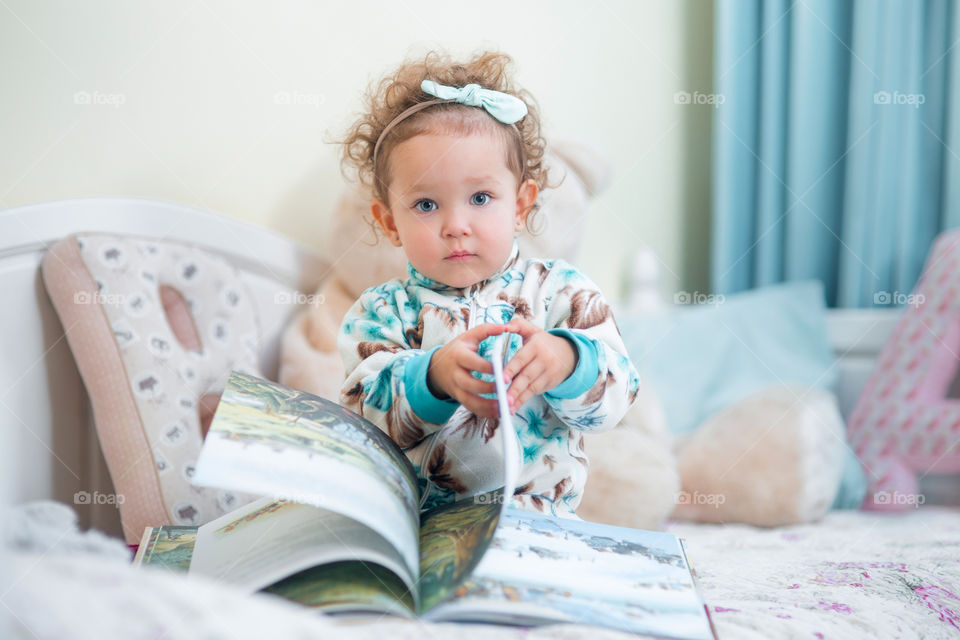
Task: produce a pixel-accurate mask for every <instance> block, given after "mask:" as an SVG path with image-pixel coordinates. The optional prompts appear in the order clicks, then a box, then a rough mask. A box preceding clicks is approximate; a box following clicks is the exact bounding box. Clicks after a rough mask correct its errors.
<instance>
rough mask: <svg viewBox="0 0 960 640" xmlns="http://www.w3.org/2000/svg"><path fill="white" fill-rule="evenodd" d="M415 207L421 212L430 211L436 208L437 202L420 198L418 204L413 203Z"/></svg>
mask: <svg viewBox="0 0 960 640" xmlns="http://www.w3.org/2000/svg"><path fill="white" fill-rule="evenodd" d="M413 208H414V209H416V210H417V211H419V212H420V213H430V212H431V211H434V210H436V208H437V203H436V202H434V201H433V200H427V199H426V198H424V199H423V200H418V201H417V204H415V205H413Z"/></svg>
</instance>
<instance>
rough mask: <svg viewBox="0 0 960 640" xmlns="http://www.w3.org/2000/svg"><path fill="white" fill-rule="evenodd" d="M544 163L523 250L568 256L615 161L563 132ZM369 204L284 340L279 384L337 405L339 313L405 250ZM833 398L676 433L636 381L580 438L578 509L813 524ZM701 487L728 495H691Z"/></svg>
mask: <svg viewBox="0 0 960 640" xmlns="http://www.w3.org/2000/svg"><path fill="white" fill-rule="evenodd" d="M544 163H545V165H546V166H547V168H548V170H549V172H550V174H551V176H552V178H551V179H552V181H553V182H557V181H558V179H559V185H558V186H557V187H555V188H552V189H546V190H544V191H543V192H542V193H541V208H542V210H541V212H540V214H539V218H540V222H538V223H536V225H535V226H537V227H538V228H537V229H536V233H533V234H531V233H529V232H528V231H526V230H525V231H523V232H522V233H521V234H520V237H519V244H520V250H521V254H522V255H527V256H545V257H556V258H563V259H565V260H567V261H569V262H572V263H575V262H576V253H577V250H578V248H579V244H580V239H581V237H582V235H583V233H582V231H583V228H584V224H585V219H586V213H587V210H588V208H589V204H590V201H591V200H592V199H593V198H595V197H597V196H598V195H599V194H601V193H602V192H603V191H604V190H605V189H606V188H607V186H608V185H609V183H610V180H611V178H612V175H613V167H612V164H611V162H610V160H609V159H608V157H607V156H606V155H605V154H603V153H602V152H601V151H599V150H598V149H596V148H595V147H593V146H592V145H589V144H586V143H583V142H579V141H574V140H568V139H556V140H554V141H552V142H551V143H550V144H549V145H548V147H547V149H546V153H545V156H544ZM369 202H370V196H369V193H367V192H365V191H364V190H363V189H362V188H359V187H353V188H350V189H348V190H347V191H346V192H345V193H344V195H343V196H342V197H341V198H340V200H339V202H338V204H337V208H336V211H335V213H334V217H333V222H332V228H331V232H330V234H329V236H328V243H329V244H328V248H327V257H328V258H329V259H330V260H331V262H332V267H331V272H330V273H329V274H328V276H327V277H326V278H325V279H324V280H323V281H322V282H321V284H320V286H319V288H318V290H317V291H316V292H315V294H314V295H313V296H312V297H311V299H310V300H311V303H310V304H308V305H306V306H305V307H304V308H303V309H301V311H299V312H298V314H297V315H295V317H294V318H293V320H292V321H291V323H290V325H289V326H288V327H287V328H286V330H285V332H284V335H283V339H282V342H281V355H280V370H279V381H280V382H281V383H282V384H285V385H287V386H291V387H294V388H297V389H302V390H304V391H307V392H309V393H313V394H316V395H319V396H321V397H324V398H327V399H331V400H334V401H337V400H338V398H339V391H340V385H341V382H342V381H343V379H344V367H343V363H342V361H341V358H340V355H339V352H338V350H337V333H338V331H339V327H340V322H341V319H342V318H343V316H344V314H345V313H346V311H347V310H348V309H349V308H350V306H351V305H352V304H353V303H354V301H355V300H356V299H357V298H358V297H359V295H360V293H361V292H362V291H363V290H364V289H366V288H368V287H370V286H372V285H375V284H378V283H381V282H385V281H387V280H389V279H391V278H394V277H406V256H405V254H404V253H403V250H402V248H399V247H394V246H392V245H390V244H389V243H386V242H378V241H377V234H376V232H375V230H374V228H373V227H372V225H371V220H370V214H369ZM631 312H633V311H631ZM828 395H829V394H820V395H818V394H813V396H814V397H813V399H811V400H809V401H806V402H804V403H800V404H797V403H795V402H793V403H792V402H791V399H795V395H794V394H793V393H790V390H789V389H778V388H772V389H769V390H764V391H763V392H761V393H759V394H756V395H755V396H752V397H750V398H747V399H744V400H743V401H741V402H739V403H737V404H736V405H735V406H733V407H728V408H727V409H726V410H724V411H720V412H718V413H717V414H715V415H713V416H710V418H709V419H708V420H706V421H705V422H704V424H703V425H702V426H701V427H700V428H698V429H697V430H696V431H695V432H694V433H693V434H692V435H690V436H688V437H685V438H674V437H672V436H671V434H670V430H669V428H668V424H667V419H666V417H665V414H664V411H663V408H662V407H661V404H660V402H659V400H658V398H657V395H656V393H655V392H654V391H653V390H652V389H651V388H650V387H649V386H647V385H644V384H642V382H641V387H640V393H639V394H638V397H637V400H636V402H635V403H634V404H633V405H632V407H631V409H630V410H629V411H628V412H627V414H626V415H625V416H624V418H623V419H622V420H621V421H620V423H619V424H618V425H617V426H616V427H615V428H614V429H612V430H610V431H607V432H604V433H598V434H587V435H586V437H585V443H584V447H585V451H586V452H587V454H588V457H589V460H590V473H589V476H588V480H587V484H586V487H585V491H584V494H583V497H582V500H581V503H580V505H579V507H578V509H577V514H578V515H579V516H580V517H582V518H584V519H585V520H590V521H594V522H603V523H608V524H615V525H621V526H628V527H633V528H642V529H657V528H661V527H662V526H663V524H664V522H665V521H666V520H667V519H668V518H671V517H673V518H682V519H690V520H700V521H710V522H733V521H736V522H746V523H749V524H756V525H762V526H774V525H781V524H790V523H794V522H804V521H809V520H814V519H816V518H818V517H820V516H822V515H823V513H824V512H825V511H826V510H827V508H828V507H829V506H830V501H831V500H832V498H833V494H834V493H835V492H836V485H837V483H838V482H839V480H838V479H837V477H836V476H837V473H839V471H837V470H836V469H838V468H839V467H838V465H837V463H836V460H835V458H836V456H835V455H832V454H831V452H834V451H835V449H836V447H835V446H830V445H831V443H830V442H829V441H830V438H834V437H836V435H837V434H836V433H835V431H836V429H837V428H838V427H837V425H838V424H839V425H840V429H842V421H839V420H838V416H839V414H837V413H836V406H835V403H833V404H832V405H831V398H829V397H827V396H828ZM771 424H772V425H773V426H772V427H770V425H771ZM840 439H841V441H842V433H841V434H840ZM701 495H723V496H724V497H725V499H724V500H723V502H722V503H721V504H717V502H718V500H714V501H713V504H702V503H700V501H698V500H693V499H690V497H691V496H701Z"/></svg>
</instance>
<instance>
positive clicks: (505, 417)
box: [135, 337, 715, 638]
mask: <svg viewBox="0 0 960 640" xmlns="http://www.w3.org/2000/svg"><path fill="white" fill-rule="evenodd" d="M501 338H502V337H501ZM501 347H502V341H501ZM493 351H494V356H493V366H494V379H495V380H496V381H497V395H498V399H499V404H500V413H501V423H500V428H499V431H500V433H501V434H502V436H501V437H503V438H504V452H505V454H504V457H505V458H506V460H505V463H506V464H505V479H504V486H503V488H501V489H498V490H496V491H492V492H489V493H485V494H481V495H477V496H474V497H473V498H468V499H464V500H461V501H459V502H456V503H454V504H449V505H444V506H441V507H436V508H434V509H431V510H429V511H425V512H423V513H421V512H420V510H419V504H420V500H419V498H420V490H421V489H420V485H419V484H418V478H417V475H416V472H415V470H414V468H413V466H412V465H411V464H410V462H409V460H407V458H406V457H405V456H404V454H403V452H402V451H401V450H400V449H399V448H398V447H397V446H396V445H395V444H394V443H393V441H392V440H390V438H389V437H388V436H387V435H386V434H385V433H383V432H382V431H381V430H380V429H378V428H377V427H376V426H375V425H373V424H372V423H370V422H368V421H366V420H364V419H363V418H362V417H360V416H358V415H357V414H355V413H353V412H351V411H349V410H347V409H344V408H342V407H341V406H339V405H337V404H336V403H333V402H330V401H328V400H325V399H322V398H319V397H316V396H313V395H310V394H307V393H304V392H301V391H297V390H295V389H290V388H288V387H285V386H282V385H280V384H276V383H273V382H269V381H266V380H261V379H259V378H255V377H252V376H249V375H244V374H240V373H237V372H234V373H233V374H231V377H230V379H229V381H228V383H227V386H226V390H225V391H224V394H223V397H222V399H221V401H220V405H219V407H218V408H217V411H216V414H215V416H214V419H213V422H212V424H211V427H210V431H209V433H208V435H207V438H206V441H205V442H204V445H203V449H202V450H201V454H200V458H199V460H198V461H197V465H196V470H195V472H194V476H193V482H194V483H195V484H200V485H205V486H216V487H223V488H228V489H231V490H236V491H244V492H248V493H250V494H254V495H259V496H263V497H261V498H258V499H255V500H254V501H252V502H250V503H248V504H245V505H244V506H242V507H240V508H238V509H236V510H235V511H233V512H231V513H229V514H227V515H225V516H222V517H220V518H218V519H216V520H214V521H212V522H209V523H207V524H205V525H203V526H201V527H199V528H197V527H181V526H163V527H154V528H147V530H146V531H145V532H144V536H143V539H142V541H141V545H140V548H139V550H138V552H137V556H136V558H135V562H136V563H138V564H141V565H159V566H165V567H168V568H172V569H174V570H181V571H188V572H189V573H190V574H202V575H205V576H209V577H213V578H215V579H219V580H223V581H225V582H230V583H232V584H234V585H238V586H240V587H241V588H246V589H248V590H250V591H251V592H252V591H256V590H261V589H262V590H265V591H267V592H270V593H273V594H277V595H280V596H282V597H285V598H288V599H290V600H294V601H297V602H300V603H303V604H305V605H308V606H311V607H316V608H317V609H319V610H322V611H324V612H327V613H341V614H357V613H363V612H368V613H379V614H393V615H399V616H404V617H420V618H421V619H426V620H437V621H440V620H443V621H477V622H501V623H510V624H523V625H539V624H550V623H556V622H577V623H583V624H596V625H602V626H607V627H613V628H617V629H622V630H626V631H632V632H641V633H648V634H653V635H657V636H663V637H675V638H714V637H715V636H714V633H713V630H712V626H711V623H710V619H709V615H708V613H707V610H706V608H705V607H704V604H703V601H702V599H701V597H700V594H699V591H698V589H697V587H696V584H695V582H694V580H693V576H692V574H691V570H690V567H689V565H688V563H687V558H686V554H685V552H684V548H683V545H682V543H681V541H680V540H679V539H678V538H677V537H676V536H673V535H671V534H668V533H659V532H651V531H641V530H636V529H627V528H623V527H614V526H609V525H600V524H593V523H588V522H583V521H579V520H574V519H564V518H555V517H550V516H546V515H541V514H538V513H531V512H527V511H522V510H519V509H516V508H512V507H511V506H510V500H509V497H510V496H512V495H513V491H514V486H515V482H516V477H517V473H518V470H519V468H520V459H521V458H520V448H519V442H518V439H517V434H516V432H515V431H514V427H513V426H512V423H511V421H510V413H509V410H508V409H507V404H506V393H505V389H504V388H503V384H502V382H501V381H502V380H503V375H502V365H503V363H502V349H501V348H495V349H494V350H493Z"/></svg>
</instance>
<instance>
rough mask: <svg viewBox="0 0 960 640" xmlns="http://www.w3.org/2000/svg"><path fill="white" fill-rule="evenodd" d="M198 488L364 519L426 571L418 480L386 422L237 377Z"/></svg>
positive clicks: (213, 431) (200, 466) (211, 436)
mask: <svg viewBox="0 0 960 640" xmlns="http://www.w3.org/2000/svg"><path fill="white" fill-rule="evenodd" d="M193 483H194V484H198V485H203V486H215V487H224V488H229V489H235V490H238V491H245V492H249V493H253V494H256V495H261V496H269V497H273V498H280V499H287V500H292V501H295V502H301V503H304V504H310V505H314V506H317V507H321V508H322V509H326V510H328V511H333V512H336V513H339V514H341V515H343V516H346V517H348V518H351V519H353V520H355V521H357V522H360V523H362V524H364V525H366V526H368V527H370V528H371V529H373V530H374V531H375V532H376V533H378V534H380V536H382V537H383V538H384V539H385V540H387V541H388V542H389V543H390V544H391V545H393V546H394V547H395V548H396V549H397V550H398V551H399V553H400V554H401V556H402V557H403V558H404V562H405V564H406V566H407V569H408V572H409V573H410V574H412V575H416V574H417V572H418V571H419V553H418V541H417V535H418V529H419V526H420V518H419V504H418V489H417V479H416V474H415V472H414V470H413V466H412V465H411V464H410V461H409V460H407V458H406V456H404V455H403V452H402V451H401V450H400V449H399V447H397V446H396V444H394V443H393V441H392V440H390V438H389V437H388V436H387V435H386V434H385V433H383V432H382V431H381V430H380V429H378V428H377V427H376V426H374V425H373V424H371V423H370V422H367V421H366V420H364V419H363V418H361V417H360V416H358V415H357V414H355V413H353V412H352V411H349V410H347V409H344V408H343V407H341V406H340V405H338V404H336V403H335V402H330V401H329V400H325V399H323V398H320V397H317V396H314V395H311V394H308V393H304V392H302V391H298V390H296V389H291V388H289V387H285V386H283V385H281V384H277V383H274V382H270V381H267V380H261V379H260V378H256V377H253V376H249V375H245V374H242V373H238V372H233V373H232V374H231V375H230V379H229V380H228V381H227V386H226V389H225V390H224V393H223V396H222V398H221V400H220V404H219V406H218V407H217V411H216V413H215V414H214V417H213V421H212V423H211V425H210V431H209V433H208V434H207V437H206V440H205V441H204V444H203V448H202V449H201V451H200V456H199V459H198V460H197V465H196V470H195V472H194V475H193Z"/></svg>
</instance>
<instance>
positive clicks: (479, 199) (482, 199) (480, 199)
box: [470, 191, 490, 207]
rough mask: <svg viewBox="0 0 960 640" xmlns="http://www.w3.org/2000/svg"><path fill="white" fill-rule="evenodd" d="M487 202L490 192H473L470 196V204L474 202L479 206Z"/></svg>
mask: <svg viewBox="0 0 960 640" xmlns="http://www.w3.org/2000/svg"><path fill="white" fill-rule="evenodd" d="M488 202H490V194H489V193H484V192H482V191H481V192H480V193H475V194H473V196H472V197H471V198H470V204H475V205H477V206H479V207H482V206H483V205H485V204H487V203H488Z"/></svg>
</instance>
